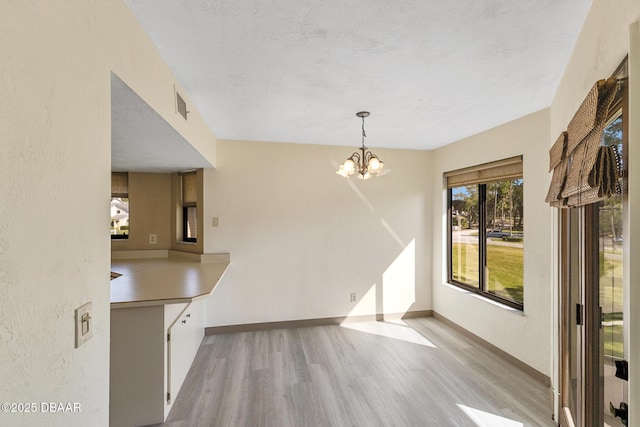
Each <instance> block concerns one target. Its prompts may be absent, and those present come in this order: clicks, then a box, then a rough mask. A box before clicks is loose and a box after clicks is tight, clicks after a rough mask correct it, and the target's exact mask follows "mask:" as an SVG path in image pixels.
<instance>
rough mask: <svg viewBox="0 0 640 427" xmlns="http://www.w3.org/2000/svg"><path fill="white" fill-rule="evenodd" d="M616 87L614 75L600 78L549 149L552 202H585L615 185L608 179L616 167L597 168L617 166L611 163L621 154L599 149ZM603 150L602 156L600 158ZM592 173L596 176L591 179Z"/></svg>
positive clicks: (608, 194) (567, 203) (581, 203)
mask: <svg viewBox="0 0 640 427" xmlns="http://www.w3.org/2000/svg"><path fill="white" fill-rule="evenodd" d="M617 90H618V80H617V79H615V78H610V79H607V80H600V81H598V82H597V83H596V84H595V85H594V86H593V88H592V89H591V90H590V91H589V94H588V95H587V97H586V98H585V100H584V101H583V102H582V105H580V108H579V109H578V111H577V112H576V114H575V115H574V117H573V119H571V122H569V125H568V126H567V132H563V134H562V135H561V136H560V138H558V140H557V141H556V143H555V144H554V145H553V147H551V150H549V158H550V159H549V160H550V161H549V164H550V167H551V168H553V176H552V178H551V185H550V187H549V192H548V193H547V198H546V201H547V202H548V203H550V204H551V205H552V206H556V207H561V206H567V207H572V206H583V205H586V204H589V203H593V202H596V201H598V200H600V199H602V198H604V197H608V196H610V195H611V194H612V193H609V192H608V191H609V190H611V189H612V188H616V185H617V183H616V185H612V184H611V183H610V181H609V180H610V179H612V177H613V176H614V175H615V174H616V172H615V171H613V170H608V171H605V170H602V169H601V170H599V171H596V170H595V169H596V167H600V168H611V167H613V168H614V170H617V169H618V164H613V163H611V161H612V160H613V161H617V160H619V159H618V156H617V155H612V154H611V150H601V149H600V142H601V140H602V134H603V131H604V129H605V127H606V123H607V119H608V117H609V113H610V111H609V108H610V106H611V104H612V102H613V100H614V98H615V96H616V93H617ZM561 141H562V142H561ZM563 147H565V148H563ZM602 148H604V147H602ZM601 151H602V154H601V156H602V160H598V159H599V158H600V157H599V156H600V154H599V153H600V152H601ZM613 151H615V149H613ZM605 152H606V153H605ZM558 157H559V158H558ZM589 176H593V177H594V178H593V179H591V180H589ZM598 177H602V178H601V179H600V178H598ZM591 184H593V185H591Z"/></svg>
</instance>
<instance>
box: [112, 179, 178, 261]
mask: <svg viewBox="0 0 640 427" xmlns="http://www.w3.org/2000/svg"><path fill="white" fill-rule="evenodd" d="M129 224H130V226H129V238H128V239H127V240H112V241H111V250H114V251H130V250H142V249H170V248H171V175H170V174H160V173H133V172H130V173H129ZM149 234H155V235H157V243H156V244H155V245H152V244H150V243H149Z"/></svg>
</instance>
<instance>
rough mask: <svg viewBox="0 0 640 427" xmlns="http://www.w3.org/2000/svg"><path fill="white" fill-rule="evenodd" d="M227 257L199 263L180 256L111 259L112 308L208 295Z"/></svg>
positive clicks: (176, 301) (219, 277) (223, 269)
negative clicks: (112, 277)
mask: <svg viewBox="0 0 640 427" xmlns="http://www.w3.org/2000/svg"><path fill="white" fill-rule="evenodd" d="M229 264H230V263H229V260H228V258H227V259H226V260H217V261H215V262H199V261H193V260H188V259H181V258H173V257H167V258H132V259H112V261H111V271H112V272H113V273H119V274H121V276H119V277H117V278H115V279H113V280H111V308H125V307H142V306H149V305H163V304H173V303H181V302H191V301H193V300H194V299H196V298H198V297H202V296H206V295H209V294H211V292H212V291H213V289H214V288H215V286H216V285H217V284H218V282H219V281H220V279H221V278H222V276H223V275H224V273H225V272H226V271H227V269H228V268H229Z"/></svg>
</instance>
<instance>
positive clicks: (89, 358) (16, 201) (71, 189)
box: [0, 0, 215, 427]
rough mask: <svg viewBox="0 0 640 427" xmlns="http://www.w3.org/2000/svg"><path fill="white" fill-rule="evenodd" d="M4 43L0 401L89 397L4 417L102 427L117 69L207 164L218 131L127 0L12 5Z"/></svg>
mask: <svg viewBox="0 0 640 427" xmlns="http://www.w3.org/2000/svg"><path fill="white" fill-rule="evenodd" d="M0 39H1V40H2V47H1V48H0V64H1V65H0V94H1V95H2V102H1V103H0V128H1V129H2V143H1V144H0V152H1V154H2V155H0V194H2V203H0V218H2V220H1V221H0V384H1V385H2V387H1V388H0V401H2V402H4V401H9V402H11V401H13V402H78V403H80V404H81V405H82V412H81V413H76V414H60V413H58V414H50V413H49V414H42V413H37V414H0V424H1V425H3V426H21V425H48V426H64V427H73V426H96V427H98V426H107V425H108V413H109V410H108V408H109V279H108V273H109V259H110V254H109V249H110V242H109V195H110V172H111V165H110V158H111V150H110V147H111V143H110V132H111V120H110V111H111V108H110V102H111V90H110V77H111V74H110V73H111V71H113V72H115V73H116V74H117V75H118V76H120V77H121V78H122V79H123V80H124V81H125V82H126V83H127V84H128V85H129V86H130V87H131V88H132V89H133V90H135V91H136V92H137V93H138V94H139V95H140V96H141V97H142V98H144V99H145V101H146V102H147V103H148V104H149V105H151V106H152V107H153V108H154V109H155V110H156V111H158V112H159V113H160V115H162V117H163V118H164V119H165V120H166V121H167V122H169V123H170V124H171V125H172V126H174V127H175V128H176V129H177V130H178V131H179V132H180V133H181V134H182V135H183V136H184V137H185V138H186V139H187V140H189V141H190V142H192V144H193V145H194V146H195V147H196V148H197V149H198V150H199V151H201V153H203V155H205V157H207V158H208V159H209V160H214V158H215V138H214V137H213V135H212V134H211V133H210V131H209V130H208V129H207V127H206V126H205V124H204V121H203V120H202V118H201V117H200V116H199V115H198V113H197V112H196V111H195V109H194V108H192V103H191V101H190V100H189V99H188V98H187V103H188V105H189V110H190V111H191V114H190V115H189V121H188V122H185V121H184V120H183V119H181V117H180V116H178V115H177V114H176V113H175V109H174V100H173V95H172V94H173V87H174V85H176V87H177V88H178V89H179V90H180V91H181V93H186V91H184V90H183V88H182V87H181V86H180V85H179V84H178V83H177V81H176V79H175V77H174V76H173V74H172V73H171V71H170V70H169V68H168V67H167V66H166V64H165V63H164V61H163V60H162V58H161V56H160V55H159V54H158V52H157V51H156V50H155V48H154V47H153V45H152V44H151V42H150V40H149V38H148V37H147V36H146V34H144V32H143V31H142V29H141V27H140V26H139V25H138V24H137V21H135V19H134V17H133V16H132V14H131V13H130V11H129V9H128V8H127V6H126V5H125V3H124V2H123V1H121V0H114V1H97V2H87V1H83V0H68V1H50V0H34V1H29V2H24V1H13V0H9V1H4V2H3V3H2V13H1V14H0ZM87 301H91V302H92V303H93V316H92V322H93V327H94V335H93V338H92V339H91V340H89V341H88V342H87V343H86V344H84V345H83V346H82V347H80V348H78V349H75V348H74V309H75V308H77V307H79V306H80V305H82V304H84V303H85V302H87Z"/></svg>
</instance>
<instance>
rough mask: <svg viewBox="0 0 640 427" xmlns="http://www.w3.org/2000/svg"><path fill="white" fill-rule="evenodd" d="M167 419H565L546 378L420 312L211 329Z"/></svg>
mask: <svg viewBox="0 0 640 427" xmlns="http://www.w3.org/2000/svg"><path fill="white" fill-rule="evenodd" d="M345 326H346V327H345ZM160 425H161V426H165V427H187V426H188V427H191V426H221V427H244V426H246V427H258V426H273V427H287V426H291V427H302V426H313V427H315V426H331V427H336V426H366V427H370V426H385V427H386V426H394V427H395V426H398V427H399V426H416V427H418V426H420V427H423V426H434V427H440V426H491V427H499V426H508V427H519V426H536V427H538V426H554V425H556V424H554V423H553V422H552V421H551V404H550V401H549V391H548V390H547V388H546V387H545V386H544V385H542V384H541V383H539V382H537V381H535V380H533V379H532V378H531V377H529V376H528V375H527V374H525V373H524V372H522V371H521V370H519V369H518V368H516V367H514V366H513V365H510V364H508V363H507V362H505V361H504V360H503V359H500V358H499V357H497V356H495V355H494V354H493V353H491V352H490V351H488V350H486V349H484V348H482V347H478V346H477V345H476V344H474V343H473V342H472V341H470V340H469V339H468V338H467V337H465V336H464V335H461V334H460V333H458V332H456V331H455V330H453V329H451V328H450V327H448V326H447V325H445V324H443V323H441V322H439V321H438V320H436V319H434V318H419V319H408V320H404V321H399V322H398V323H394V322H369V323H348V324H345V325H343V326H317V327H309V328H300V329H282V330H272V331H260V332H245V333H237V334H228V335H216V336H208V337H205V339H204V341H203V343H202V345H201V346H200V350H199V352H198V355H197V356H196V359H195V361H194V364H193V366H192V368H191V371H190V372H189V374H188V376H187V379H186V380H185V383H184V385H183V387H182V390H181V392H180V394H179V395H178V397H177V399H176V401H175V403H174V406H173V408H172V410H171V413H170V414H169V418H168V420H167V422H166V423H165V424H160Z"/></svg>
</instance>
